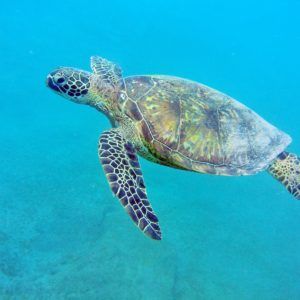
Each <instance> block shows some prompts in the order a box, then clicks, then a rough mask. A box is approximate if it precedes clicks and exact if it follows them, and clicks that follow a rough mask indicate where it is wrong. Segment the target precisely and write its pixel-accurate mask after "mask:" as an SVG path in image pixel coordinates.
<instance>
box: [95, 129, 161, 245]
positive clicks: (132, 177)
mask: <svg viewBox="0 0 300 300" xmlns="http://www.w3.org/2000/svg"><path fill="white" fill-rule="evenodd" d="M99 158H100V162H101V164H102V166H103V169H104V172H105V174H106V177H107V180H108V182H109V184H110V187H111V189H112V191H113V193H114V194H115V195H116V196H117V197H118V199H119V200H120V202H121V204H122V205H123V206H124V207H125V210H126V211H127V213H128V214H129V216H130V217H131V219H132V220H133V221H134V223H135V224H137V226H138V227H139V228H140V229H141V230H142V231H143V232H144V233H145V234H146V235H148V236H149V237H151V238H152V239H155V240H160V239H161V231H160V228H159V225H158V219H157V217H156V215H155V214H154V212H153V209H152V208H151V206H150V203H149V201H148V199H147V194H146V188H145V185H144V180H143V175H142V172H141V168H140V164H139V162H138V157H137V154H136V151H135V148H134V146H133V144H132V143H130V142H129V141H127V140H126V139H125V138H124V137H123V134H122V132H121V130H119V129H111V130H110V131H105V132H103V134H102V135H101V137H100V140H99Z"/></svg>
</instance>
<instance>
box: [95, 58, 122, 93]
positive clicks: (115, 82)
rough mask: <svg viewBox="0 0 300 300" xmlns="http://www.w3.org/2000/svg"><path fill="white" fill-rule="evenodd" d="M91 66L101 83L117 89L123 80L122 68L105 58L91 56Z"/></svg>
mask: <svg viewBox="0 0 300 300" xmlns="http://www.w3.org/2000/svg"><path fill="white" fill-rule="evenodd" d="M91 68H92V70H93V72H94V73H95V74H96V75H97V76H98V77H99V78H100V80H101V82H102V83H106V84H107V85H109V86H111V88H113V89H115V90H118V88H119V87H120V85H121V84H122V82H123V78H122V69H121V68H120V67H119V66H118V65H116V64H114V63H112V62H110V61H108V60H107V59H105V58H102V57H100V56H92V57H91Z"/></svg>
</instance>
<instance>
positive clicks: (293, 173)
mask: <svg viewBox="0 0 300 300" xmlns="http://www.w3.org/2000/svg"><path fill="white" fill-rule="evenodd" d="M268 171H269V172H270V174H271V175H272V176H274V177H275V178H276V179H277V180H278V181H280V182H281V183H282V184H283V185H284V186H285V187H286V189H287V190H288V191H289V192H290V193H291V194H292V195H293V196H294V197H295V198H296V199H298V200H300V158H299V157H298V156H297V155H295V154H292V153H288V152H282V153H281V154H279V155H278V157H277V158H276V160H275V161H274V162H273V163H272V165H270V167H269V168H268Z"/></svg>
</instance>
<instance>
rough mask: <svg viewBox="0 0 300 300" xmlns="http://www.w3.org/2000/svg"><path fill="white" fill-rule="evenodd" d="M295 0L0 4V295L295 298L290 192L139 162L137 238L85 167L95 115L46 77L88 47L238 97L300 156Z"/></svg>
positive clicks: (295, 235)
mask: <svg viewBox="0 0 300 300" xmlns="http://www.w3.org/2000/svg"><path fill="white" fill-rule="evenodd" d="M299 13H300V1H299V0H285V1H280V0H272V1H271V0H261V1H238V0H229V1H221V0H213V1H196V0H195V1H189V0H185V1H178V0H176V1H174V0H173V1H171V0H165V1H158V0H156V1H155V0H152V1H150V0H140V1H134V0H128V1H120V0H119V1H114V0H112V1H102V0H98V1H80V0H73V1H68V0H67V1H58V0H51V1H13V3H12V2H9V1H6V2H3V3H1V10H0V35H1V40H0V51H1V58H0V71H1V72H0V88H1V96H0V141H1V147H0V205H1V210H0V299H147V300H148V299H149V300H155V299H162V300H164V299H176V300H177V299H178V300H179V299H205V300H206V299H209V300H210V299H213V300H214V299H300V281H299V277H300V202H298V201H296V200H294V199H293V198H292V196H291V195H290V194H289V193H288V192H286V190H285V189H284V187H283V186H282V185H280V184H279V183H278V182H276V181H275V180H274V179H273V178H272V177H271V176H270V175H269V174H267V173H266V172H263V173H260V174H258V175H256V176H250V177H232V178H230V177H217V176H209V175H201V174H196V173H191V172H183V171H178V170H174V169H170V168H166V167H162V166H159V165H155V164H152V163H150V162H148V161H145V160H144V159H140V161H141V165H142V168H143V173H144V177H145V181H146V183H147V188H148V196H149V199H150V200H151V203H152V205H153V207H154V210H155V211H156V213H157V214H158V217H159V219H160V225H161V228H162V231H163V240H162V241H160V242H157V241H153V240H150V239H149V238H147V237H145V236H144V235H143V234H142V233H141V232H140V231H139V230H138V229H137V228H136V227H135V226H134V225H133V223H132V221H131V220H130V218H129V217H128V216H127V215H126V213H125V212H124V211H123V208H122V207H121V205H120V204H119V203H118V200H117V199H115V198H113V196H112V193H111V191H110V190H109V187H108V184H107V182H106V180H105V176H104V174H103V171H102V168H101V166H100V164H99V162H98V156H97V143H98V137H99V135H100V134H101V132H102V131H104V130H105V129H107V128H110V124H109V122H108V119H106V118H105V117H104V116H103V115H101V114H100V113H99V112H97V111H96V110H93V109H91V108H90V107H87V106H81V105H75V104H74V103H71V102H69V101H67V100H65V99H63V98H61V97H58V96H57V95H55V94H54V93H52V92H51V91H50V90H49V89H47V88H46V86H45V79H46V75H47V73H48V72H50V71H51V70H53V69H54V68H56V67H57V66H61V65H63V66H73V67H77V68H81V69H86V70H89V58H90V56H91V55H100V56H103V57H106V58H107V59H109V60H112V61H115V62H117V63H119V65H120V66H121V67H122V69H123V72H124V75H125V76H128V75H134V74H169V75H176V76H181V77H185V78H189V79H192V80H196V81H199V82H202V83H204V84H207V85H209V86H212V87H214V88H216V89H218V90H220V91H222V92H225V93H227V94H229V95H231V96H232V97H234V98H236V99H238V100H239V101H241V102H242V103H244V104H246V105H247V106H249V107H250V108H252V109H254V110H255V111H256V112H257V113H259V114H260V115H261V116H263V117H264V118H265V119H266V120H268V121H269V122H270V123H272V124H274V125H275V126H277V127H278V128H280V129H282V130H283V131H285V132H287V133H289V134H290V135H291V136H292V137H293V139H294V141H293V143H292V144H291V146H290V147H289V150H290V151H291V152H294V153H298V154H300V130H299V127H300V126H299V125H300V119H299V115H300V105H299V101H300V92H299V83H300V71H299V70H300V57H299V53H300V18H299Z"/></svg>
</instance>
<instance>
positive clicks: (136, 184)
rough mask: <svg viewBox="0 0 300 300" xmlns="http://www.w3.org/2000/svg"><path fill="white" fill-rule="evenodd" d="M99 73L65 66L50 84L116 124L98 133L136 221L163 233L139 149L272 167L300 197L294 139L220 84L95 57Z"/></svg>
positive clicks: (112, 177)
mask: <svg viewBox="0 0 300 300" xmlns="http://www.w3.org/2000/svg"><path fill="white" fill-rule="evenodd" d="M91 68H92V70H93V73H90V72H86V71H82V70H78V69H74V68H69V67H63V68H59V69H56V70H54V71H53V72H51V73H50V74H49V75H48V77H47V85H48V87H50V88H51V89H52V90H53V91H55V92H57V93H58V94H59V95H61V96H63V97H65V98H67V99H69V100H72V101H74V102H76V103H82V104H88V105H90V106H92V107H94V108H96V109H97V110H99V111H101V112H103V113H104V114H105V115H106V116H107V117H108V118H109V119H110V121H111V124H112V127H113V128H112V129H110V130H108V131H104V132H103V133H102V135H101V136H100V139H99V148H98V149H99V158H100V162H101V164H102V166H103V169H104V172H105V174H106V177H107V180H108V182H109V184H110V187H111V189H112V192H113V193H114V195H115V196H116V197H117V198H118V199H119V200H120V202H121V204H122V205H123V206H124V207H125V210H126V211H127V213H128V214H129V215H130V217H131V218H132V220H133V221H134V222H135V224H137V226H138V227H139V228H140V229H141V230H142V231H143V232H144V233H145V234H146V235H148V236H149V237H151V238H153V239H157V240H160V239H161V230H160V227H159V224H158V219H157V217H156V215H155V213H154V211H153V209H152V207H151V206H150V203H149V201H148V198H147V194H146V188H145V184H144V180H143V175H142V171H141V168H140V164H139V162H138V156H137V154H139V155H140V156H142V157H144V158H146V159H148V160H150V161H152V162H155V163H158V164H162V165H166V166H169V167H173V168H178V169H182V170H190V171H195V172H199V173H209V174H216V175H231V176H233V175H237V176H238V175H252V174H256V173H258V172H260V171H263V170H268V171H269V173H271V174H272V175H273V176H274V177H275V178H276V179H278V180H279V181H280V182H282V183H283V184H284V185H285V187H286V188H287V189H288V191H289V192H290V193H291V194H293V195H294V196H295V197H296V198H297V199H300V175H299V174H300V160H299V157H298V156H296V155H295V154H290V153H288V152H286V151H285V149H286V147H287V146H288V145H289V144H290V143H291V138H290V137H289V136H288V135H287V134H285V133H284V132H282V131H280V130H278V129H277V128H275V127H274V126H272V125H270V124H269V123H268V122H266V121H265V120H264V119H262V118H261V117H260V116H258V115H257V114H256V113H255V112H253V111H252V110H251V109H249V108H247V107H246V106H244V105H243V104H241V103H239V102H238V101H236V100H234V99H233V98H231V97H229V96H227V95H225V94H222V93H220V92H218V91H216V90H215V89H212V88H210V87H207V86H205V85H203V84H199V83H197V82H193V81H190V80H186V79H182V78H178V77H172V76H161V75H151V76H130V77H126V78H124V77H122V72H121V69H120V67H119V66H118V65H116V64H114V63H112V62H110V61H108V60H106V59H104V58H101V57H97V56H93V57H92V58H91Z"/></svg>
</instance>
